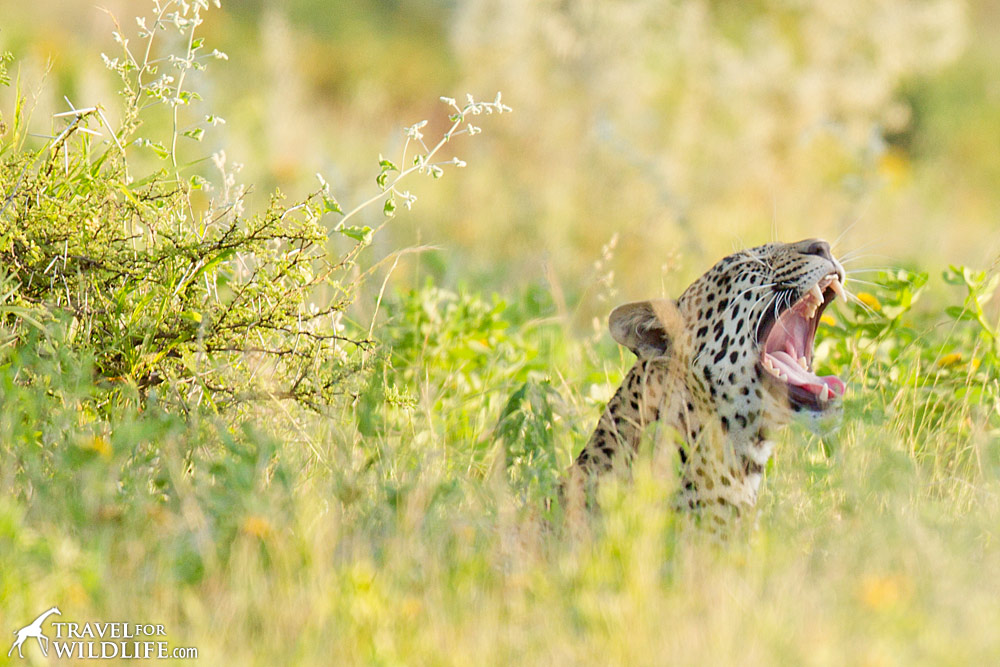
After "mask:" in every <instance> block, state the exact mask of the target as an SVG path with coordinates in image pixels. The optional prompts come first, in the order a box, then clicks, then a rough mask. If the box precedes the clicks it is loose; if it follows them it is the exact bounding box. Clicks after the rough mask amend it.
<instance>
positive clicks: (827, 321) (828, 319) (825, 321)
mask: <svg viewBox="0 0 1000 667" xmlns="http://www.w3.org/2000/svg"><path fill="white" fill-rule="evenodd" d="M819 321H820V322H822V323H823V324H825V325H826V326H828V327H832V326H834V325H835V324H837V321H836V320H834V319H833V317H831V316H830V315H823V316H822V317H820V318H819Z"/></svg>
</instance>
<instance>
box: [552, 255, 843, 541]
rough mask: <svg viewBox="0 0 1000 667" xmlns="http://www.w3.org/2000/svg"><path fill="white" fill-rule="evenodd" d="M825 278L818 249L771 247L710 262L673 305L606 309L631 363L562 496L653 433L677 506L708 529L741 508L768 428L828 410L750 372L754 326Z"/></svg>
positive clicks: (755, 365) (825, 259) (757, 347)
mask: <svg viewBox="0 0 1000 667" xmlns="http://www.w3.org/2000/svg"><path fill="white" fill-rule="evenodd" d="M831 272H834V273H836V274H837V275H838V276H839V277H840V279H841V280H843V269H842V268H841V266H840V264H839V263H838V262H837V261H836V260H835V259H834V258H833V257H832V255H831V253H830V247H829V245H828V244H827V243H826V242H825V241H820V240H816V239H809V240H805V241H800V242H798V243H791V244H786V243H771V244H767V245H763V246H759V247H756V248H751V249H749V250H743V251H741V252H737V253H735V254H732V255H729V256H728V257H725V258H724V259H722V260H720V261H719V262H718V263H717V264H716V265H715V266H713V267H712V268H711V269H710V270H709V271H708V272H707V273H705V274H704V275H703V276H701V277H700V278H699V279H698V280H696V281H695V282H694V283H693V284H692V285H691V286H690V287H688V288H687V290H685V291H684V293H683V294H682V295H681V296H680V298H679V299H677V301H676V302H673V301H670V300H666V299H659V300H651V301H644V302H638V303H630V304H626V305H624V306H620V307H619V308H617V309H615V311H614V312H612V314H611V317H610V321H609V326H610V329H611V333H612V335H613V337H614V338H615V340H617V341H618V342H619V343H621V344H623V345H625V346H627V347H629V348H630V349H631V350H632V351H633V352H635V354H636V355H637V357H638V359H637V360H636V362H635V365H634V366H633V367H632V369H631V370H630V371H629V372H628V374H627V375H626V376H625V379H624V381H623V382H622V384H621V386H620V387H619V388H618V391H617V392H616V393H615V395H614V397H613V398H612V399H611V400H610V402H609V403H608V405H607V408H606V409H605V411H604V413H603V414H602V415H601V418H600V420H599V422H598V424H597V428H596V429H595V431H594V434H593V435H592V436H591V438H590V440H589V442H588V443H587V444H586V446H585V447H584V449H583V451H582V452H580V454H579V456H578V458H577V459H576V461H575V463H574V465H573V468H572V469H571V475H570V482H571V488H580V487H581V484H586V483H588V482H589V483H593V482H594V481H595V480H596V478H598V477H599V476H600V475H601V474H602V473H606V472H608V471H610V470H612V469H613V468H615V467H616V466H628V464H629V463H630V462H631V460H632V458H633V457H634V455H635V453H636V451H637V448H638V445H639V442H640V440H641V438H642V437H643V434H644V432H646V431H647V427H648V426H649V425H651V424H655V425H657V427H658V430H659V431H660V433H659V434H658V437H657V438H656V439H657V440H659V441H663V440H664V439H672V440H673V441H674V442H675V443H676V449H677V452H678V456H679V462H680V479H681V486H680V490H679V492H678V495H677V503H678V505H679V506H680V507H683V508H688V509H694V510H698V511H699V513H705V512H706V511H708V512H709V513H710V514H712V516H713V518H714V519H715V520H716V521H719V522H720V523H721V522H723V521H725V520H727V519H728V517H730V516H733V515H736V516H739V515H741V514H743V513H744V511H745V510H746V509H747V508H749V507H752V506H753V505H754V504H755V503H756V500H757V493H758V490H759V488H760V483H761V477H762V474H763V471H764V466H765V465H766V464H767V461H768V459H769V458H770V456H771V451H772V448H773V443H772V440H771V435H772V433H773V431H774V429H775V428H776V427H778V426H781V425H783V424H785V423H786V422H787V421H788V420H789V418H790V417H791V415H792V413H793V412H796V411H803V412H809V413H810V414H809V418H811V419H814V420H819V419H823V420H829V418H830V416H831V415H832V414H834V413H835V412H836V411H837V410H838V409H839V404H838V403H837V402H832V403H831V404H830V405H826V406H823V409H822V410H809V411H806V410H803V408H802V406H800V405H797V404H795V403H794V402H792V401H789V399H788V395H787V392H783V391H782V389H781V387H776V386H775V383H774V382H769V377H768V376H767V373H766V372H765V371H764V370H763V369H762V368H761V367H760V363H759V362H760V359H761V341H760V337H761V335H762V328H766V327H767V322H768V321H772V322H773V321H774V320H775V319H776V318H777V317H778V315H779V313H780V311H781V310H782V309H783V308H787V307H790V306H791V304H793V303H795V302H796V301H798V300H799V299H800V298H802V297H803V296H804V295H805V294H806V293H807V292H808V291H809V290H810V288H812V287H813V286H814V285H816V284H817V283H818V281H820V280H821V279H822V278H823V277H824V276H827V275H829V274H831ZM667 434H672V435H667Z"/></svg>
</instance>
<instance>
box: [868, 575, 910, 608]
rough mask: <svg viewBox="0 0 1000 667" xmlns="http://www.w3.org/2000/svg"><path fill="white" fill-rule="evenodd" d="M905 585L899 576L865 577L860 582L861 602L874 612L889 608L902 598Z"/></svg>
mask: <svg viewBox="0 0 1000 667" xmlns="http://www.w3.org/2000/svg"><path fill="white" fill-rule="evenodd" d="M905 583H906V582H905V581H904V580H903V579H902V577H899V576H888V577H878V576H868V577H865V578H864V579H863V580H862V581H861V591H860V597H861V601H862V602H863V603H865V604H866V605H867V606H869V607H871V608H872V609H876V610H881V609H886V608H888V607H891V606H893V605H894V604H896V603H897V602H898V601H899V599H900V597H902V594H903V592H904V591H903V590H902V589H903V587H904V585H905Z"/></svg>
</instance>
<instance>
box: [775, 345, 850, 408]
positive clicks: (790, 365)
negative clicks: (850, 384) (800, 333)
mask: <svg viewBox="0 0 1000 667" xmlns="http://www.w3.org/2000/svg"><path fill="white" fill-rule="evenodd" d="M764 356H765V357H766V358H767V359H768V361H770V364H771V366H772V367H773V368H774V370H775V371H776V372H778V373H780V376H781V378H782V379H783V380H784V381H785V382H787V383H788V384H790V385H792V386H795V387H802V388H803V389H805V390H806V391H808V392H809V393H811V394H815V395H816V396H818V397H819V398H821V399H823V400H829V399H831V398H837V397H839V396H843V395H844V388H845V387H844V383H843V382H842V381H841V379H840V378H839V377H837V376H836V375H827V376H825V377H819V376H818V375H816V374H815V373H813V372H812V371H808V370H806V369H805V368H802V366H800V365H799V363H798V362H797V361H796V360H795V358H794V357H793V356H792V355H791V354H789V353H788V352H786V351H784V350H780V351H774V352H765V353H764Z"/></svg>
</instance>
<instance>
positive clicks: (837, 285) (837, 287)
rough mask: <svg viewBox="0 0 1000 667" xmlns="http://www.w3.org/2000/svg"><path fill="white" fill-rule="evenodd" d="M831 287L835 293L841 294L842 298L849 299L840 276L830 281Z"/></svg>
mask: <svg viewBox="0 0 1000 667" xmlns="http://www.w3.org/2000/svg"><path fill="white" fill-rule="evenodd" d="M830 289H832V290H833V293H834V294H836V295H837V296H839V297H840V298H841V299H843V300H844V301H847V295H845V294H844V286H843V285H842V284H841V282H840V279H839V278H834V279H833V280H832V281H830Z"/></svg>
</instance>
